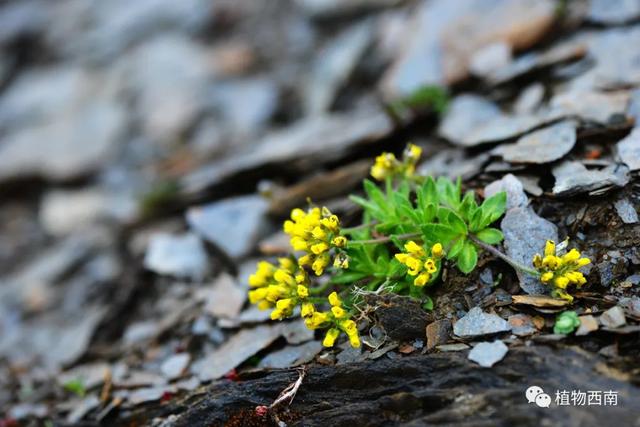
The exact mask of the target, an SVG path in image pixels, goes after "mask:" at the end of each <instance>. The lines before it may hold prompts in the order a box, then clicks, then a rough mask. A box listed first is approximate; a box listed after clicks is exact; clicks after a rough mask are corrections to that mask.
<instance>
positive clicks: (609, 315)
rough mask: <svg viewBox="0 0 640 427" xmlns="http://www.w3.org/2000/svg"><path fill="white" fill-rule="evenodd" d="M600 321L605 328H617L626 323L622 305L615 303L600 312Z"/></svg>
mask: <svg viewBox="0 0 640 427" xmlns="http://www.w3.org/2000/svg"><path fill="white" fill-rule="evenodd" d="M600 323H602V326H604V327H606V328H619V327H621V326H624V325H626V324H627V319H626V318H625V316H624V310H623V309H622V307H620V306H618V305H616V306H614V307H611V308H610V309H609V310H607V311H605V312H604V313H602V315H601V316H600Z"/></svg>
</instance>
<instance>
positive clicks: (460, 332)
mask: <svg viewBox="0 0 640 427" xmlns="http://www.w3.org/2000/svg"><path fill="white" fill-rule="evenodd" d="M510 330H511V325H509V322H507V321H506V320H504V319H503V318H502V317H500V316H498V315H495V314H488V313H484V312H483V311H482V309H481V308H480V307H474V308H472V309H471V310H469V312H468V313H467V314H466V315H465V316H464V317H462V318H461V319H460V320H458V321H457V322H456V323H455V324H454V325H453V333H454V334H456V335H457V336H459V337H463V338H468V337H475V336H479V335H489V334H497V333H500V332H507V331H510Z"/></svg>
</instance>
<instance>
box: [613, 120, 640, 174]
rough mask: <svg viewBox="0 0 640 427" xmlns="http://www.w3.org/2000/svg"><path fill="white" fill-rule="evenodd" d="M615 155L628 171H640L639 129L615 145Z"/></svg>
mask: <svg viewBox="0 0 640 427" xmlns="http://www.w3.org/2000/svg"><path fill="white" fill-rule="evenodd" d="M616 154H617V156H618V158H619V159H620V161H622V162H623V163H624V164H626V165H627V166H628V167H629V170H630V171H632V172H633V171H637V170H640V127H637V128H635V129H633V130H632V131H631V133H630V134H629V135H627V137H626V138H624V139H623V140H622V141H620V142H618V143H617V144H616Z"/></svg>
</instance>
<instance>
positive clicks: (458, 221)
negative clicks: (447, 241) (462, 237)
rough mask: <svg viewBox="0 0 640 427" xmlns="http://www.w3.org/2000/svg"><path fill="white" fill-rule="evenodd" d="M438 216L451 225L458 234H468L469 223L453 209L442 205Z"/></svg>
mask: <svg viewBox="0 0 640 427" xmlns="http://www.w3.org/2000/svg"><path fill="white" fill-rule="evenodd" d="M438 218H439V219H440V221H442V222H443V223H444V224H446V225H448V226H449V227H451V228H452V229H453V230H455V231H456V232H457V233H458V234H467V224H466V223H465V222H464V220H463V219H462V218H460V215H458V214H457V213H455V212H454V211H453V210H452V209H449V208H446V207H444V206H441V207H439V208H438Z"/></svg>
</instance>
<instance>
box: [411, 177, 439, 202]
mask: <svg viewBox="0 0 640 427" xmlns="http://www.w3.org/2000/svg"><path fill="white" fill-rule="evenodd" d="M416 193H417V197H418V207H419V208H420V209H423V210H424V209H425V208H426V207H427V206H428V205H431V204H433V205H435V204H437V203H438V191H437V190H436V183H435V181H434V180H433V178H432V177H430V176H429V177H427V179H426V180H425V181H424V184H422V186H421V187H420V188H418V190H417V192H416Z"/></svg>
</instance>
